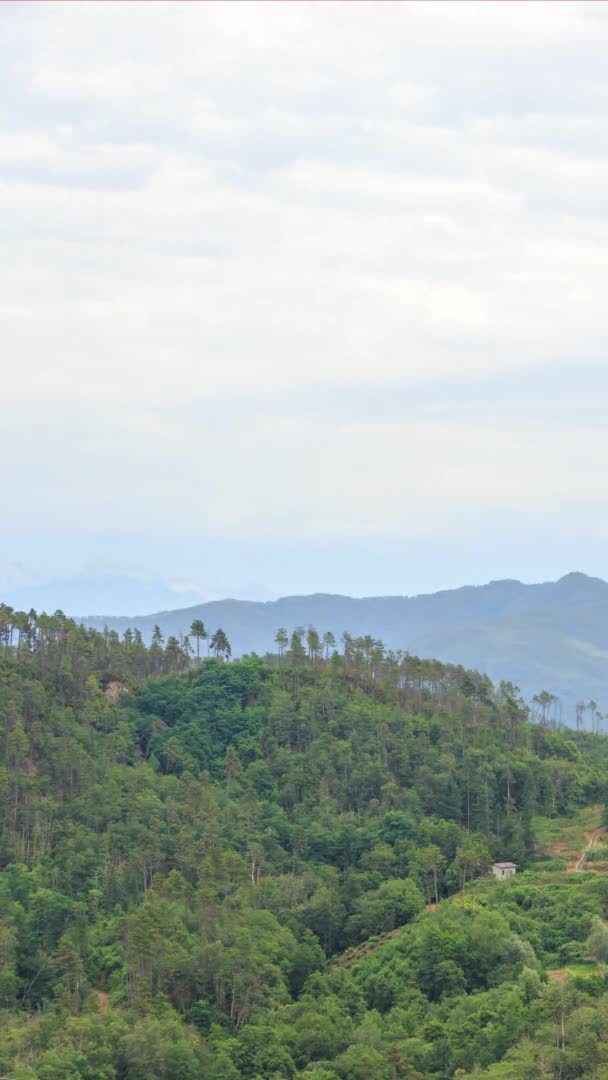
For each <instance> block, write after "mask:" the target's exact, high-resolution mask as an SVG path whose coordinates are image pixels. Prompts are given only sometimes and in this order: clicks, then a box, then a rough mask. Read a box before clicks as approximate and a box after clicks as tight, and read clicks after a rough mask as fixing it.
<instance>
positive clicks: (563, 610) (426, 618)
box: [82, 573, 608, 723]
mask: <svg viewBox="0 0 608 1080" xmlns="http://www.w3.org/2000/svg"><path fill="white" fill-rule="evenodd" d="M193 619H202V620H203V622H204V623H205V626H207V627H208V628H209V629H211V630H214V629H216V628H217V627H219V626H221V627H222V629H223V630H225V632H226V633H227V634H228V637H229V639H230V641H231V644H232V649H233V654H234V655H240V654H242V653H246V652H258V653H264V652H266V651H268V650H272V649H273V648H274V646H273V640H274V636H275V633H276V631H277V629H278V627H280V626H284V627H285V628H286V629H287V630H288V631H291V630H293V629H294V627H296V626H303V627H307V626H309V625H312V626H315V627H316V628H317V630H319V631H320V632H324V631H325V630H331V631H333V633H334V634H335V636H336V638H339V635H340V634H341V633H342V631H343V630H349V631H350V632H351V633H353V634H355V635H359V634H371V635H372V636H373V637H376V638H381V639H382V641H384V643H385V644H386V645H387V646H388V647H389V648H392V649H406V650H408V651H409V652H411V653H415V654H418V655H420V656H425V657H435V658H437V659H439V660H443V661H446V662H452V663H460V664H464V665H465V666H466V667H472V668H476V669H478V670H479V671H483V672H486V673H487V674H488V675H490V677H491V678H492V679H494V680H496V681H497V680H499V679H508V680H511V681H512V682H514V683H516V684H517V685H518V686H519V687H520V688H521V690H522V693H523V694H524V697H526V699H527V700H530V699H531V698H532V696H533V695H534V694H536V693H538V692H539V691H540V690H549V691H550V692H551V693H554V694H557V695H558V696H559V698H560V699H561V701H562V703H563V706H564V709H565V713H564V718H565V720H566V721H567V722H569V723H572V722H573V713H574V706H575V703H576V701H577V700H579V699H584V700H589V699H590V698H594V699H595V700H596V701H597V702H598V706H599V708H600V709H601V710H602V711H604V712H606V713H607V714H608V583H606V582H605V581H602V580H601V579H600V578H592V577H588V576H587V575H585V574H580V573H572V574H567V575H566V576H565V577H563V578H560V580H559V581H555V582H545V583H543V584H538V585H524V584H523V583H522V582H521V581H511V580H505V581H491V582H490V583H489V584H488V585H480V586H465V587H463V588H460V589H450V590H447V591H443V592H437V593H431V594H428V595H423V596H412V597H407V596H374V597H364V598H360V599H356V598H353V597H350V596H334V595H331V594H325V593H319V594H314V595H312V596H285V597H282V598H281V599H279V600H273V601H267V602H256V601H250V600H218V601H213V602H210V603H204V604H197V605H195V606H193V607H187V608H181V609H178V610H172V611H158V612H156V613H155V614H152V615H143V616H134V617H132V618H128V617H120V618H118V617H104V616H103V615H89V616H85V617H83V618H82V621H83V622H84V623H86V624H87V625H89V626H95V627H97V628H99V629H102V628H103V627H104V626H108V627H109V628H110V629H113V630H118V631H119V632H122V631H124V630H125V629H126V628H127V627H128V626H131V627H137V628H139V629H140V630H141V632H142V634H143V635H144V637H145V638H146V640H149V639H150V636H151V634H152V629H153V627H154V625H155V624H158V625H159V626H160V628H161V630H162V631H163V634H164V635H165V637H166V636H168V635H169V634H175V635H179V634H180V633H182V634H185V633H187V632H188V629H189V627H190V624H191V623H192V621H193Z"/></svg>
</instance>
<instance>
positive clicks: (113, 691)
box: [104, 682, 129, 705]
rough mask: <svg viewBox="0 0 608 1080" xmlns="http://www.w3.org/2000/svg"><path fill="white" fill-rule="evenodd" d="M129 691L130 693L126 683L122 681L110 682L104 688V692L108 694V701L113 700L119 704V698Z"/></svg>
mask: <svg viewBox="0 0 608 1080" xmlns="http://www.w3.org/2000/svg"><path fill="white" fill-rule="evenodd" d="M128 693H129V691H128V689H127V687H126V686H125V684H124V683H121V682H111V683H108V685H107V686H106V688H105V690H104V694H105V695H106V697H107V699H108V701H111V702H112V705H117V704H118V700H119V698H120V695H121V694H128Z"/></svg>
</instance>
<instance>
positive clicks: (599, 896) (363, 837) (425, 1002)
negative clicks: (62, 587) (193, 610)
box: [0, 608, 608, 1080]
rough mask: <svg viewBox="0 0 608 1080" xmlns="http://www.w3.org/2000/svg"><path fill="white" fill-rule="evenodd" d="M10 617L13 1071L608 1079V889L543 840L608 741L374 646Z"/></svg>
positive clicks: (71, 1076) (0, 1062)
mask: <svg viewBox="0 0 608 1080" xmlns="http://www.w3.org/2000/svg"><path fill="white" fill-rule="evenodd" d="M0 615H1V616H2V620H3V622H2V627H3V629H2V634H1V641H0V724H1V729H0V740H1V741H0V745H1V747H2V751H1V753H2V759H1V760H2V765H1V767H0V805H1V812H2V821H1V846H0V1008H1V1009H2V1015H1V1016H0V1075H1V1076H6V1077H11V1078H14V1080H152V1078H159V1080H198V1078H201V1077H204V1078H205V1080H279V1078H287V1080H296V1078H306V1080H395V1078H404V1080H449V1078H452V1077H456V1076H460V1077H463V1076H488V1077H494V1078H496V1077H508V1078H514V1080H534V1078H535V1077H547V1076H549V1077H555V1078H558V1077H559V1078H563V1080H567V1078H570V1077H590V1076H594V1077H596V1080H602V1078H603V1080H606V1077H608V1024H607V1022H606V1021H607V1020H608V998H606V999H605V998H604V996H603V994H604V991H605V990H608V981H607V980H606V976H605V968H604V967H603V963H604V961H606V959H608V945H607V943H606V937H607V932H606V930H605V928H604V924H603V921H602V920H603V918H604V917H605V913H606V907H607V905H608V876H605V875H604V874H602V873H601V872H594V871H593V870H592V869H591V870H588V871H586V872H583V873H570V874H568V873H566V872H565V870H566V860H565V859H562V858H560V855H559V852H557V853H556V852H554V853H553V854H551V853H550V852H548V851H544V852H543V850H542V849H543V848H544V847H546V843H545V840H544V839H543V835H544V833H543V830H544V831H545V832H546V831H547V830H549V831H550V829H551V828H553V827H554V826H555V827H556V828H558V829H559V828H561V823H562V822H567V821H569V820H572V819H573V818H574V817H575V816H576V815H577V813H578V812H579V810H580V808H583V807H591V806H597V805H598V804H601V803H603V802H604V801H605V797H606V781H607V771H606V770H607V765H608V746H607V740H605V739H604V738H603V737H601V736H594V735H591V734H589V733H585V732H582V731H581V732H571V731H559V730H553V729H552V728H551V724H550V718H549V715H548V714H547V713H546V714H545V716H544V719H545V721H546V722H545V723H544V724H541V723H536V724H532V723H530V722H529V719H528V714H527V710H526V709H525V708H524V707H523V705H522V702H521V700H520V698H519V694H518V692H517V690H516V688H515V687H513V686H512V685H511V684H508V683H502V684H501V685H500V686H499V687H498V688H497V689H496V688H494V687H493V685H492V683H491V682H490V681H489V679H488V678H487V677H485V676H483V675H480V674H478V673H477V672H475V671H471V670H466V669H464V668H463V667H459V666H446V665H443V664H440V663H439V662H436V661H424V660H419V659H417V658H415V657H412V656H409V655H404V654H393V653H390V652H386V650H385V649H384V648H383V647H382V646H381V645H380V643H379V642H377V641H374V640H373V639H371V638H369V639H367V638H365V639H352V638H350V637H349V636H348V635H347V636H346V638H345V642H344V646H345V647H344V650H343V651H338V650H337V648H336V647H335V641H333V640H332V637H331V635H326V636H325V639H324V640H319V639H318V638H317V639H316V640H314V639H313V641H312V644H311V641H310V638H309V640H308V643H307V644H305V643H304V641H303V640H302V638H301V637H300V636H298V635H297V634H296V635H295V636H292V638H291V640H289V638H288V637H287V635H284V633H283V632H279V633H278V634H276V638H277V649H276V653H274V654H273V655H269V656H267V657H265V658H259V657H256V656H248V657H244V658H242V659H239V660H236V661H229V660H228V659H227V658H228V657H229V656H230V642H229V641H228V640H227V639H226V636H225V635H223V632H222V631H219V630H216V631H215V634H214V635H213V637H212V639H211V641H212V643H213V649H212V651H213V652H214V653H215V655H213V656H211V657H210V658H207V656H206V655H204V653H206V648H204V642H205V638H204V633H203V632H204V627H203V628H202V630H203V632H201V626H200V625H198V626H196V624H195V625H193V627H192V635H191V637H190V641H189V642H188V643H187V644H186V643H184V642H181V643H180V642H179V641H178V640H177V638H171V639H169V640H168V641H167V642H166V643H165V642H164V641H163V640H162V635H161V634H160V633H157V634H156V635H155V637H154V641H153V644H152V645H151V646H150V647H149V648H147V647H146V646H145V645H144V643H143V641H142V639H141V637H140V635H139V634H138V633H132V632H128V633H127V634H125V635H124V636H123V637H122V638H119V636H118V634H116V633H108V632H106V633H100V632H97V631H94V630H87V629H85V628H84V627H82V626H79V625H77V624H76V623H74V622H72V621H71V620H69V619H68V618H66V617H65V616H64V615H62V614H61V613H60V612H58V613H56V614H55V615H54V616H51V617H49V616H40V617H37V616H36V615H35V613H33V612H32V613H29V614H25V613H19V612H17V613H15V612H11V611H10V610H9V609H6V608H4V609H2V611H0ZM197 652H198V654H199V655H198V656H197ZM541 826H542V828H541ZM543 855H544V857H543ZM493 859H501V860H505V859H511V860H514V861H515V862H517V863H518V866H519V873H518V875H517V877H516V878H515V879H513V880H512V881H511V882H509V883H505V884H501V883H498V882H495V881H494V879H492V878H488V877H487V876H486V875H487V871H488V868H489V866H490V864H491V862H492V860H493ZM589 865H590V866H592V865H593V863H592V862H591V861H590V863H589ZM597 865H600V864H599V863H598V864H597ZM577 964H578V965H579V968H580V969H581V970H583V971H584V977H583V974H581V970H579V971H578V973H577V970H576V965H577ZM568 965H570V966H571V967H572V971H571V973H570V974H569V976H568V977H566V969H567V968H568ZM573 965H574V966H573ZM585 965H587V966H585ZM553 969H560V971H561V972H562V973H563V976H564V979H565V981H563V982H562V981H560V980H558V979H555V978H552V979H548V977H547V972H548V971H549V970H553Z"/></svg>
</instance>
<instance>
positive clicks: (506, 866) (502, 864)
mask: <svg viewBox="0 0 608 1080" xmlns="http://www.w3.org/2000/svg"><path fill="white" fill-rule="evenodd" d="M492 865H493V866H500V868H501V870H510V869H512V868H514V869H517V863H516V862H495V863H492Z"/></svg>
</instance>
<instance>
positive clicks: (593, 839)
mask: <svg viewBox="0 0 608 1080" xmlns="http://www.w3.org/2000/svg"><path fill="white" fill-rule="evenodd" d="M607 829H608V826H606V825H602V827H601V829H594V830H593V832H592V833H591V835H590V836H588V837H587V843H586V844H585V846H584V848H583V850H582V851H581V853H580V855H579V857H578V859H577V860H576V862H575V864H574V867H573V869H574V870H584V869H585V862H586V859H587V854H588V852H590V851H591V848H592V847H595V845H596V844H597V842H598V840H599V838H600V836H603V835H604V833H605V832H606V830H607Z"/></svg>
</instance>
